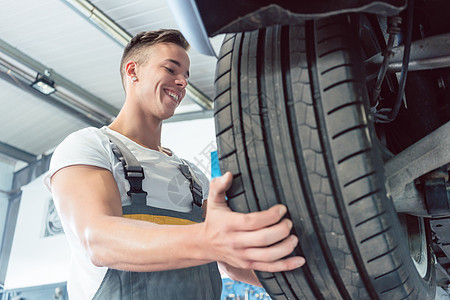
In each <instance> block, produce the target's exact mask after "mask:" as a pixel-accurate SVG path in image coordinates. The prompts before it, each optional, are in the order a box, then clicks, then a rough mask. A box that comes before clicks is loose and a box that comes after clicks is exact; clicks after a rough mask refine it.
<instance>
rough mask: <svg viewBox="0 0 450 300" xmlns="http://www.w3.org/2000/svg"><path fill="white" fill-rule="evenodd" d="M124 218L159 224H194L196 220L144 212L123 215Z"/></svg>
mask: <svg viewBox="0 0 450 300" xmlns="http://www.w3.org/2000/svg"><path fill="white" fill-rule="evenodd" d="M124 217H125V218H128V219H133V220H141V221H147V222H152V223H156V224H160V225H191V224H196V222H193V221H190V220H185V219H180V218H175V217H167V216H155V215H146V214H133V215H124Z"/></svg>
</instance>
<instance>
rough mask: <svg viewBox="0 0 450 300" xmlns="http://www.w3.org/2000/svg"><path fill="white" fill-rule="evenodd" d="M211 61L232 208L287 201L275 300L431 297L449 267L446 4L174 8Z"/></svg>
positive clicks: (201, 4) (270, 276) (391, 0)
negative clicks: (287, 258) (284, 258)
mask: <svg viewBox="0 0 450 300" xmlns="http://www.w3.org/2000/svg"><path fill="white" fill-rule="evenodd" d="M169 6H171V9H172V11H173V13H174V15H175V17H176V19H177V21H178V22H179V25H180V28H181V30H182V32H183V34H184V35H185V36H186V38H187V39H188V41H189V42H190V43H191V45H192V46H193V47H194V48H195V49H196V50H198V51H199V52H202V53H204V54H207V55H216V53H215V52H214V50H213V47H212V46H211V43H210V37H213V36H215V35H218V34H226V35H225V37H224V40H223V44H222V46H221V49H220V53H219V54H218V55H216V56H217V58H218V62H217V66H216V78H215V89H216V95H215V100H214V107H215V108H214V109H215V124H216V135H217V144H218V153H219V160H220V167H221V170H222V171H231V172H232V173H233V176H234V180H233V185H232V186H231V188H230V190H229V191H228V193H227V197H228V200H229V205H230V207H231V208H232V209H233V210H236V211H240V212H253V211H258V210H263V209H267V208H268V207H270V206H272V205H274V204H276V203H283V204H285V205H286V206H287V207H288V214H289V217H290V218H291V219H292V221H293V223H294V226H293V229H292V230H293V232H294V233H295V234H296V235H297V236H298V238H299V241H300V242H299V245H298V247H297V248H296V249H295V254H296V255H301V256H304V257H305V258H306V261H307V264H306V265H305V266H304V267H302V268H300V269H297V270H294V271H289V272H280V273H267V272H257V275H258V277H259V279H260V281H261V282H262V284H263V286H264V287H265V289H266V290H267V292H268V293H269V294H270V296H271V297H272V298H273V299H432V298H434V297H435V295H436V286H441V287H443V288H444V289H448V286H449V278H450V277H449V268H450V263H449V262H450V260H449V259H450V218H449V216H450V204H449V203H450V200H449V194H450V192H449V191H450V188H449V166H450V164H449V162H450V138H449V134H450V122H449V119H450V94H449V78H450V68H449V67H450V22H448V19H447V18H448V16H447V14H448V12H449V11H450V2H448V1H445V0H436V1H430V0H415V1H414V2H413V1H412V0H408V1H406V0H377V1H372V0H343V1H331V0H319V1H313V2H311V1H286V0H285V1H268V0H259V1H256V0H252V1H238V0H228V1H207V0H197V1H177V0H170V1H169Z"/></svg>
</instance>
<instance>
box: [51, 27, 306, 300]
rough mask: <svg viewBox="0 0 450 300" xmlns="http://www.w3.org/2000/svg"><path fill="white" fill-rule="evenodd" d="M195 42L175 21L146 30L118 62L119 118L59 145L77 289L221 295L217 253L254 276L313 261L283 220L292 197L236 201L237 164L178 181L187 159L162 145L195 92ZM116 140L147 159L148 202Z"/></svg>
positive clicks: (61, 199) (92, 295) (55, 169)
mask: <svg viewBox="0 0 450 300" xmlns="http://www.w3.org/2000/svg"><path fill="white" fill-rule="evenodd" d="M188 47H189V45H188V43H187V42H186V40H185V39H184V38H183V36H182V35H181V34H180V33H179V32H178V31H176V30H158V31H149V32H143V33H139V34H138V35H136V36H135V37H134V38H133V39H132V40H131V41H130V43H129V44H128V45H127V47H126V48H125V50H124V53H123V57H122V61H121V65H120V70H121V76H122V81H123V85H124V88H125V92H126V100H125V103H124V105H123V107H122V109H121V111H120V113H119V115H118V116H117V118H116V119H115V120H114V121H113V122H112V123H111V124H110V125H109V126H107V127H106V126H105V127H103V128H100V129H97V128H92V127H90V128H85V129H82V130H80V131H77V132H75V133H73V134H71V135H69V136H68V137H67V138H66V139H65V140H64V141H63V142H62V143H61V144H60V145H59V146H58V147H57V149H56V150H55V152H54V154H53V158H52V161H51V165H50V171H49V173H48V174H47V175H46V178H45V182H46V184H47V186H48V187H49V188H51V191H52V193H53V197H54V201H55V204H56V207H57V209H58V212H59V214H60V217H61V221H62V223H63V226H64V230H65V233H66V236H67V238H68V241H69V244H70V246H71V249H72V262H71V270H70V275H69V280H68V291H69V296H70V299H74V300H81V299H108V300H111V299H140V300H141V299H207V300H210V299H220V293H221V279H220V275H219V272H218V270H217V263H216V262H218V264H219V265H220V266H221V268H222V269H223V270H224V271H225V272H226V273H228V275H229V276H230V277H231V278H233V279H235V280H240V281H244V282H248V283H250V284H254V285H260V283H259V281H258V279H257V277H256V276H255V274H254V272H253V270H261V271H269V272H276V271H284V270H292V269H295V268H298V267H300V266H302V265H303V264H304V259H303V258H302V257H298V256H296V257H289V258H285V257H286V256H287V255H289V254H290V253H292V251H293V249H294V247H295V246H296V244H297V243H298V239H297V238H296V237H295V236H293V235H290V229H291V227H292V222H291V221H290V220H288V219H283V215H284V214H285V212H286V208H285V207H284V206H282V205H276V206H274V207H272V208H270V209H268V210H266V211H261V212H255V213H249V214H242V213H237V212H232V211H231V210H230V209H229V208H228V205H227V203H226V200H225V192H226V191H227V189H228V188H229V187H230V185H231V181H232V175H231V174H230V173H229V172H227V173H226V174H224V175H223V176H222V177H220V178H217V179H214V180H213V181H212V182H211V184H210V186H209V183H208V179H207V178H206V176H205V175H204V174H202V172H201V171H200V170H199V169H198V168H197V167H195V166H193V165H190V166H189V168H187V169H188V170H190V171H188V172H187V173H188V174H187V176H186V174H183V176H184V177H182V178H183V179H184V178H185V180H183V183H182V184H181V185H180V186H179V187H177V189H173V188H172V190H170V188H169V185H170V182H171V180H173V179H174V178H175V177H177V178H180V177H179V176H180V172H181V171H180V170H181V169H182V168H181V167H180V166H183V165H184V166H186V164H187V163H185V162H183V161H182V160H181V159H180V158H178V157H177V156H176V155H175V154H174V153H172V152H171V151H170V150H169V149H167V148H162V147H161V125H162V121H163V120H165V119H168V118H170V117H171V116H172V115H173V114H174V111H175V109H176V108H177V106H178V105H179V104H180V102H181V101H182V99H183V97H184V96H185V94H186V86H187V84H188V78H189V65H190V61H189V57H188V54H187V50H188ZM117 140H119V142H117V143H122V144H123V145H125V147H126V148H127V149H129V151H131V153H132V154H133V156H134V157H135V158H136V159H137V161H138V162H139V164H140V165H141V166H142V168H143V173H144V179H143V180H142V189H141V192H140V194H139V193H138V194H139V195H142V194H143V193H147V195H146V196H144V198H141V200H142V199H143V202H141V203H140V204H139V205H138V204H136V203H137V202H138V201H137V200H136V201H135V200H133V199H132V197H131V196H130V195H132V194H133V190H132V188H131V185H132V183H131V181H130V178H129V177H128V178H125V172H124V167H123V165H122V160H121V159H120V153H121V151H120V149H119V154H118V153H117V151H114V150H113V149H116V150H117V146H118V145H116V142H114V141H117ZM122 149H123V147H122ZM122 152H123V151H122ZM122 154H123V153H122ZM122 156H126V155H122ZM122 158H123V157H122ZM185 169H186V168H185ZM185 173H186V172H185ZM192 177H195V178H197V182H199V184H200V185H201V186H202V187H201V189H202V191H203V197H202V198H200V204H199V205H198V203H197V205H195V204H193V198H194V194H193V193H192V186H191V185H192V183H193V182H192V180H191V181H190V180H189V178H192ZM172 183H173V182H172ZM140 188H141V187H140V186H138V187H134V189H135V190H134V192H136V190H139V189H140ZM174 190H175V191H174ZM177 190H178V191H177ZM208 191H209V195H208ZM191 194H192V196H191ZM144 195H145V194H144ZM186 195H188V196H186ZM206 198H207V199H208V210H207V214H206V218H205V220H204V222H203V221H202V219H201V213H200V217H199V214H198V211H199V210H200V211H201V209H200V208H199V207H198V206H201V202H202V200H203V208H205V206H206ZM136 199H138V198H136ZM138 200H139V199H138ZM122 207H123V208H122ZM125 208H127V211H128V212H130V214H125ZM130 208H131V209H130ZM122 209H124V211H123V210H122ZM280 220H281V221H280ZM149 221H150V222H149ZM173 224H175V225H173ZM180 224H182V225H180Z"/></svg>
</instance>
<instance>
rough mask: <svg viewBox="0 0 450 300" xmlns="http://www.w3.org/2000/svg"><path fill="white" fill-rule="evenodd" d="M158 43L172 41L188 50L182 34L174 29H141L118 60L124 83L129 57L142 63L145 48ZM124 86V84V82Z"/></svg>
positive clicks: (143, 61) (144, 58) (187, 44)
mask: <svg viewBox="0 0 450 300" xmlns="http://www.w3.org/2000/svg"><path fill="white" fill-rule="evenodd" d="M159 43H172V44H175V45H178V46H180V47H181V48H183V49H184V50H186V51H187V50H189V43H188V42H187V41H186V39H185V38H184V36H183V34H182V33H181V32H180V31H178V30H176V29H159V30H153V31H143V32H140V33H138V34H136V35H135V36H134V37H133V38H132V39H131V40H130V42H129V43H128V45H127V46H126V47H125V49H124V50H123V54H122V59H121V61H120V76H121V78H122V84H124V77H125V64H126V63H127V61H129V60H130V59H133V60H135V61H136V62H137V63H140V64H144V63H145V62H146V61H147V51H145V50H146V49H147V48H149V47H152V46H154V45H156V44H159ZM124 86H125V84H124Z"/></svg>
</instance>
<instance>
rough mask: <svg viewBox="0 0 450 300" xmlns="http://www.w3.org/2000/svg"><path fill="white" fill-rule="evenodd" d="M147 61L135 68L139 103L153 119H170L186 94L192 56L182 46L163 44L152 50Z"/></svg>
mask: <svg viewBox="0 0 450 300" xmlns="http://www.w3.org/2000/svg"><path fill="white" fill-rule="evenodd" d="M148 51H149V54H148V60H147V62H146V63H145V64H143V65H138V66H137V67H136V75H137V78H138V82H136V83H135V84H136V85H137V86H136V87H137V93H136V95H137V96H138V101H139V102H140V103H141V104H142V107H143V108H144V109H148V110H149V113H151V114H152V115H153V116H155V117H157V118H159V119H161V120H164V119H167V118H169V117H171V116H172V115H173V114H174V112H175V108H176V107H177V106H178V105H179V104H180V102H181V101H182V100H183V98H184V96H185V95H186V86H187V84H188V82H187V80H188V78H189V66H190V60H189V56H188V54H187V52H186V50H184V49H183V48H182V47H180V46H178V45H175V44H171V43H160V44H157V45H154V46H152V47H151V48H150V49H149V50H148Z"/></svg>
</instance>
